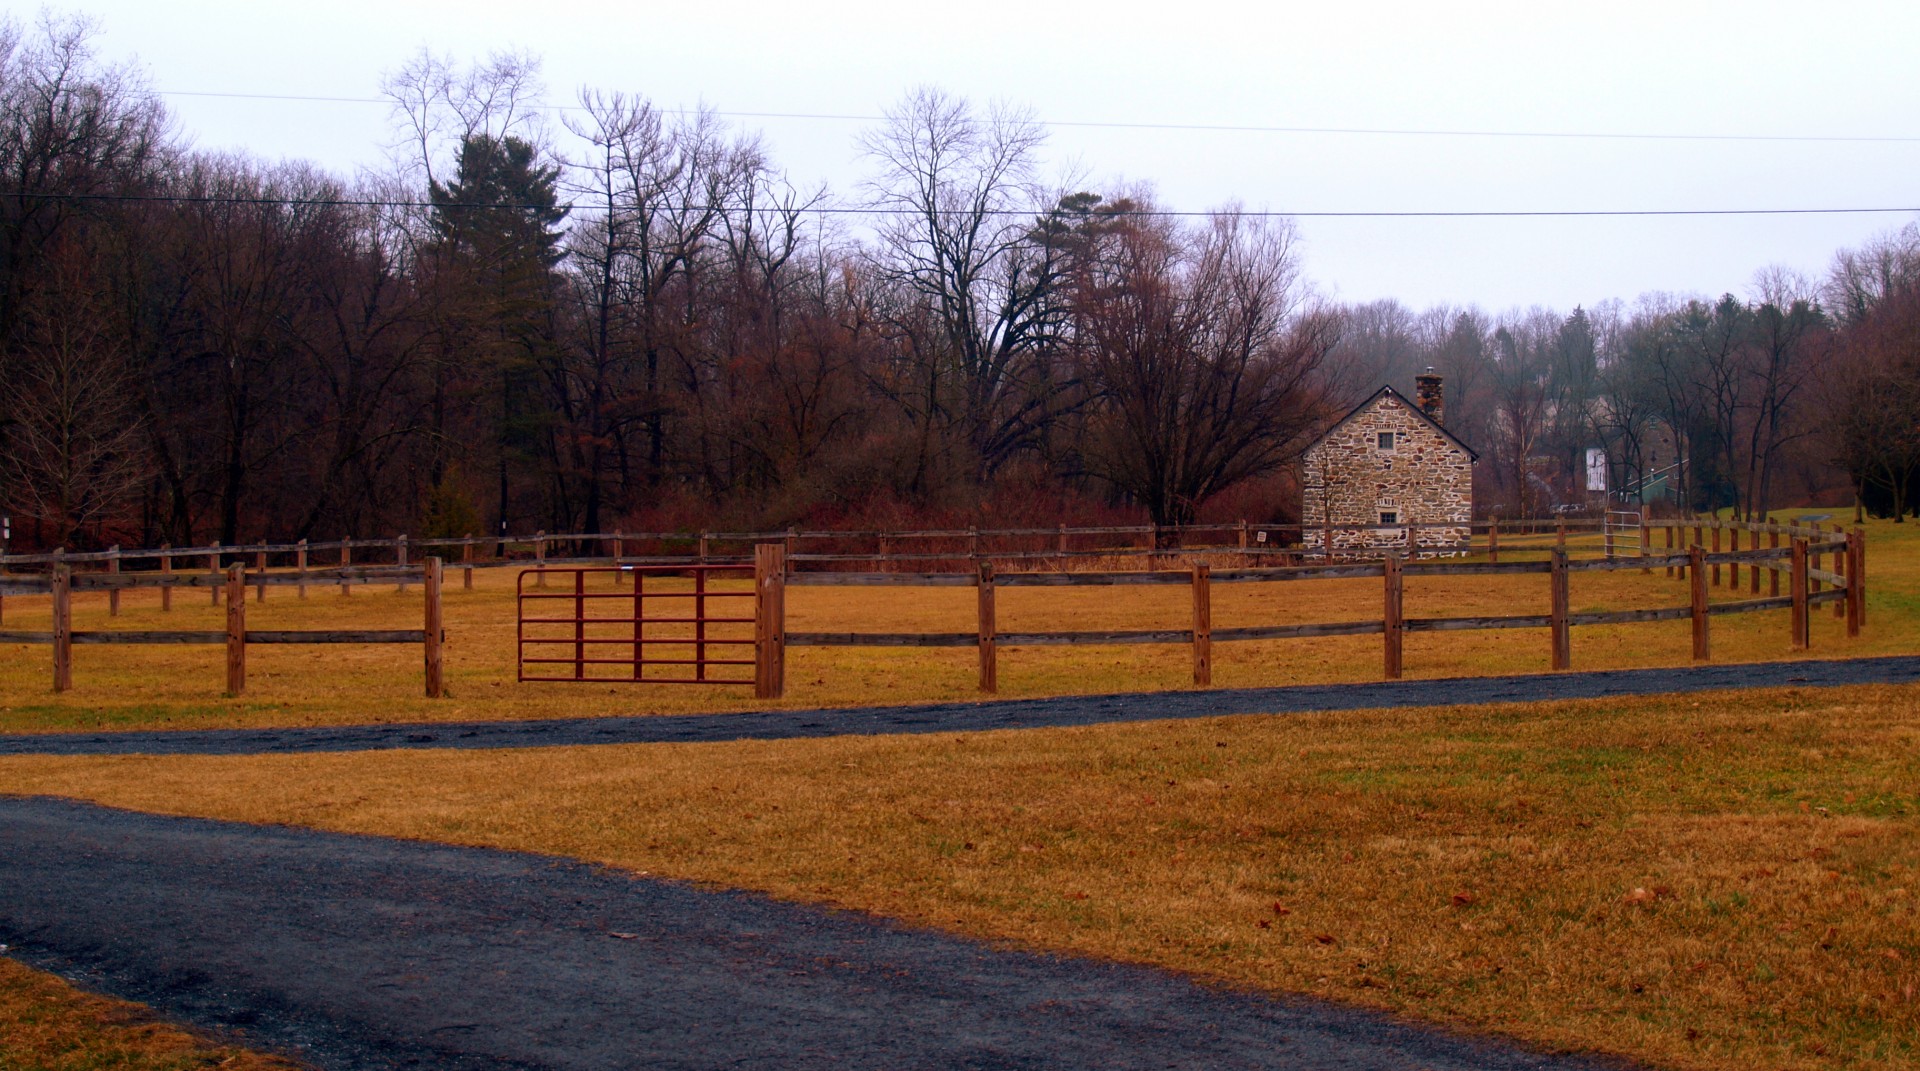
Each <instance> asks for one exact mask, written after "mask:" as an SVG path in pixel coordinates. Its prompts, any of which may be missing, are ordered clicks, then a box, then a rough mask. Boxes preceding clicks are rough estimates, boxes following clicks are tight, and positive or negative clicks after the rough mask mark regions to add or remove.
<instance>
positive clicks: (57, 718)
mask: <svg viewBox="0 0 1920 1071" xmlns="http://www.w3.org/2000/svg"><path fill="white" fill-rule="evenodd" d="M1916 527H1920V526H1914V525H1905V526H1899V527H1896V526H1893V525H1890V524H1876V525H1874V526H1872V530H1871V535H1870V540H1871V547H1872V551H1871V553H1872V567H1871V570H1870V576H1871V578H1872V583H1873V601H1872V609H1873V612H1874V618H1873V620H1872V621H1871V622H1870V625H1869V629H1868V631H1867V633H1866V634H1865V635H1863V636H1862V637H1860V638H1859V639H1857V640H1852V641H1849V640H1847V639H1846V638H1845V636H1844V635H1843V632H1842V629H1841V627H1840V623H1839V622H1838V621H1836V620H1834V619H1833V618H1832V617H1831V615H1829V614H1826V613H1824V612H1823V613H1820V614H1817V615H1816V616H1815V622H1814V624H1815V641H1814V652H1813V653H1814V654H1815V655H1820V656H1842V655H1865V654H1886V653H1895V652H1906V651H1910V650H1912V649H1913V639H1914V636H1915V635H1916V626H1920V594H1917V593H1920V538H1917V537H1916V535H1915V534H1914V529H1915V528H1916ZM1510 544H1511V541H1509V545H1508V546H1506V547H1504V548H1503V549H1504V550H1505V552H1506V553H1507V554H1509V555H1511V554H1513V553H1515V550H1514V548H1513V547H1512V546H1511V545H1510ZM512 574H513V571H511V570H493V571H485V570H483V571H480V572H478V573H477V581H478V590H476V591H474V592H466V591H463V590H461V589H460V587H459V582H458V574H457V572H455V573H453V574H450V580H451V583H450V587H451V590H450V591H449V593H448V595H447V600H446V607H447V627H448V631H449V635H450V641H451V642H450V645H449V648H448V652H447V665H448V670H447V672H448V682H449V688H450V690H451V698H449V699H446V700H441V701H430V700H427V699H425V698H423V697H421V695H420V680H421V677H420V652H419V650H418V649H417V648H413V647H404V646H394V647H304V648H303V647H256V648H254V649H253V650H252V651H251V652H250V653H249V663H250V672H249V688H250V694H249V695H248V696H247V697H246V698H244V699H237V700H227V699H222V698H220V695H219V692H220V689H221V688H222V687H223V680H224V678H223V675H222V669H221V667H222V664H223V663H222V658H223V654H222V651H221V649H220V648H219V647H215V646H203V647H80V648H77V649H76V653H75V662H76V666H75V671H74V681H75V689H74V690H73V691H72V692H70V693H67V694H66V695H62V696H55V695H53V694H52V693H51V692H50V691H49V687H48V677H49V669H48V666H49V653H48V648H46V647H24V646H14V647H5V648H0V732H33V731H60V730H74V729H102V728H104V729H131V728H190V727H211V726H264V725H317V724H337V723H342V722H379V721H432V720H441V721H445V720H469V719H492V718H526V717H569V716H590V715H602V714H635V713H642V714H645V713H681V712H693V711H711V710H733V709H743V708H748V707H754V706H760V705H764V704H758V703H756V702H755V701H754V700H753V699H752V698H751V697H750V696H751V693H750V689H747V688H699V689H696V688H690V687H686V686H676V685H630V684H625V685H591V686H581V685H571V684H517V683H515V680H514V678H515V673H514V661H513V659H514V654H513V652H514V644H513V637H514V624H513V622H514V609H513V605H512V585H513V575H512ZM597 582H600V583H604V581H597ZM1213 596H1214V613H1213V624H1214V627H1215V628H1231V627H1236V626H1243V625H1260V624H1274V623H1287V622H1305V621H1340V620H1357V619H1366V618H1373V619H1378V618H1379V616H1380V601H1381V600H1380V585H1379V581H1377V580H1352V581H1314V582H1301V583H1291V584H1216V585H1215V586H1214V588H1213ZM1735 597H1745V596H1744V595H1741V596H1736V595H1735V594H1733V593H1731V592H1727V591H1724V590H1717V591H1716V592H1715V598H1717V599H1718V598H1735ZM158 599H159V596H158V594H157V593H156V592H152V591H142V592H138V593H133V594H129V595H127V596H125V606H126V610H125V612H124V613H123V614H122V615H121V617H119V618H117V619H110V618H108V617H107V615H106V607H105V604H106V596H105V595H104V594H98V593H93V594H84V595H81V596H79V597H77V599H76V604H77V605H76V627H78V628H94V629H99V628H108V627H117V628H126V629H142V628H169V629H220V628H222V627H224V619H223V618H222V616H221V612H220V611H217V610H215V609H214V608H213V607H211V606H210V605H209V604H208V600H207V598H206V592H205V591H204V589H194V590H191V591H185V592H182V593H180V594H179V595H178V597H177V598H176V600H175V603H176V609H175V611H174V612H173V613H171V614H161V613H160V612H159V611H158V609H157V605H158ZM1573 601H1574V609H1575V610H1576V611H1583V610H1611V609H1625V608H1632V607H1649V606H1673V605H1683V604H1684V603H1685V601H1686V592H1685V589H1684V587H1683V585H1682V584H1681V583H1679V582H1677V581H1674V580H1672V579H1669V578H1667V577H1665V576H1663V575H1661V574H1659V573H1655V574H1654V575H1652V576H1642V575H1641V574H1639V573H1637V572H1621V573H1589V574H1577V575H1575V577H1574V578H1573ZM1546 604H1547V584H1546V578H1545V577H1544V576H1519V577H1494V578H1412V579H1410V580H1409V581H1408V582H1407V613H1408V614H1409V615H1410V616H1416V617H1417V616H1477V615H1487V614H1508V613H1544V612H1545V609H1546ZM788 608H789V626H790V627H791V628H792V629H794V630H795V631H810V632H811V631H821V632H833V631H902V632H905V631H941V632H970V631H972V630H973V628H974V616H973V614H974V597H973V592H972V591H971V590H970V589H958V588H931V589H928V588H923V589H906V588H820V587H799V588H794V589H792V590H791V591H790V592H789V593H788ZM1188 613H1189V596H1188V593H1187V591H1186V589H1185V588H1183V587H1123V588H1072V589H1035V588H1009V589H1005V590H1003V591H1001V592H1000V594H999V618H1000V620H999V627H1000V630H1001V631H1003V632H1013V631H1052V630H1071V629H1128V628H1184V627H1186V626H1187V625H1188V623H1189V619H1188ZM248 614H249V623H250V625H251V626H252V627H255V628H320V629H326V628H417V627H418V626H419V618H420V595H419V589H418V587H415V588H413V589H411V590H410V591H409V592H408V593H407V594H405V595H400V594H396V593H395V592H394V590H393V588H392V587H391V586H390V585H389V586H385V587H378V588H363V589H359V590H357V591H356V593H355V594H354V595H353V596H352V597H350V598H342V597H340V596H339V595H338V594H337V589H335V588H331V587H316V588H315V590H314V591H313V592H312V593H311V594H310V596H309V597H308V598H307V599H306V600H304V601H302V600H299V599H296V598H295V597H294V594H293V592H292V591H291V590H290V589H287V588H276V589H270V590H269V595H268V600H267V602H265V603H264V604H258V603H255V604H250V605H249V607H248ZM47 615H48V610H47V600H46V599H45V598H37V599H31V598H20V597H13V598H9V599H7V603H6V627H8V628H25V629H31V628H45V627H47V624H46V621H47ZM1713 637H1714V639H1713V642H1714V656H1715V659H1716V660H1718V661H1723V662H1733V661H1760V660H1765V659H1772V658H1781V657H1786V656H1788V655H1789V654H1790V653H1791V652H1790V651H1789V649H1788V644H1787V642H1786V638H1787V626H1786V621H1785V614H1784V612H1774V613H1766V614H1747V615H1740V616H1735V617H1722V618H1716V619H1715V620H1714V623H1713ZM1573 643H1574V665H1575V667H1576V668H1580V669H1603V668H1626V667H1639V666H1667V665H1680V664H1684V663H1685V662H1686V661H1687V657H1688V640H1687V625H1686V623H1685V622H1666V623H1660V624H1651V625H1621V626H1601V627H1591V628H1580V629H1575V630H1574V636H1573ZM1547 655H1548V646H1547V637H1546V634H1545V631H1544V630H1539V629H1515V630H1507V631H1498V632H1452V633H1416V634H1413V635H1410V636H1408V637H1407V640H1406V665H1407V673H1408V675H1409V676H1414V677H1446V676H1465V675H1475V674H1497V673H1525V672H1534V671H1543V670H1545V669H1546V668H1547ZM789 659H790V660H789V664H788V692H787V698H786V699H785V700H783V701H781V703H779V704H775V705H781V706H787V707H811V706H851V705H864V704H873V703H901V702H931V701H945V700H965V699H972V698H977V697H978V692H976V691H975V688H974V653H973V652H972V651H971V650H968V649H952V648H947V649H875V648H795V649H793V650H792V651H791V652H789ZM1380 663H1381V656H1380V641H1379V639H1378V638H1377V637H1338V638H1329V639H1316V640H1293V641H1273V642H1255V643H1221V644H1216V645H1215V647H1214V682H1215V683H1216V684H1217V685H1218V686H1221V687H1242V686H1258V685H1275V684H1294V683H1321V682H1336V681H1363V680H1375V679H1378V677H1379V675H1380ZM1191 680H1192V678H1191V663H1190V655H1189V653H1188V651H1187V649H1186V648H1185V647H1183V646H1177V645H1162V646H1131V647H1047V648H1005V647H1003V648H1002V650H1001V654H1000V689H1001V694H1002V695H1005V696H1010V697H1018V696H1043V695H1065V694H1075V693H1090V692H1104V691H1118V690H1144V689H1167V688H1184V687H1190V686H1191Z"/></svg>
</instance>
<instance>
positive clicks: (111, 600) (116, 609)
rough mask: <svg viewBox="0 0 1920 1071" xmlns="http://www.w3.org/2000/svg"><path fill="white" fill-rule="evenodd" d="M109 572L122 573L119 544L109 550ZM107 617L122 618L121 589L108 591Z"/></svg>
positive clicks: (109, 589)
mask: <svg viewBox="0 0 1920 1071" xmlns="http://www.w3.org/2000/svg"><path fill="white" fill-rule="evenodd" d="M107 572H109V573H114V574H118V573H119V572H120V544H118V543H115V544H114V545H113V546H111V547H108V548H107ZM107 616H108V617H119V616H120V589H119V588H108V589H107Z"/></svg>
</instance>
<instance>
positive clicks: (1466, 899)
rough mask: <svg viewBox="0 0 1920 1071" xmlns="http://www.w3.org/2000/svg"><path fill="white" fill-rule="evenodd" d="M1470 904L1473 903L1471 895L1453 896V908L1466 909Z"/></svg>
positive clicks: (1456, 894)
mask: <svg viewBox="0 0 1920 1071" xmlns="http://www.w3.org/2000/svg"><path fill="white" fill-rule="evenodd" d="M1472 903H1473V894H1472V893H1463V892H1457V893H1454V894H1453V906H1455V907H1466V906H1468V905H1470V904H1472Z"/></svg>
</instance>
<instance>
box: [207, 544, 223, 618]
mask: <svg viewBox="0 0 1920 1071" xmlns="http://www.w3.org/2000/svg"><path fill="white" fill-rule="evenodd" d="M216 546H217V545H216ZM207 574H208V579H209V580H211V581H213V582H212V583H210V584H208V585H207V591H208V592H210V593H211V594H210V595H209V596H208V598H209V599H211V600H212V602H213V605H215V606H218V605H220V555H219V553H218V551H217V549H216V551H215V553H212V554H209V555H207Z"/></svg>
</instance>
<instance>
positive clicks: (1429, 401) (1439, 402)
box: [1413, 365, 1447, 426]
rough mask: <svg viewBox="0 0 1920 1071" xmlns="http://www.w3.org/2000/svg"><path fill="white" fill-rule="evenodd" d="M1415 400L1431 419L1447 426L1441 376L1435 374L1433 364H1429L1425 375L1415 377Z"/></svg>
mask: <svg viewBox="0 0 1920 1071" xmlns="http://www.w3.org/2000/svg"><path fill="white" fill-rule="evenodd" d="M1413 402H1414V404H1415V405H1418V406H1419V407H1420V411H1421V412H1422V413H1425V414H1427V418H1428V419H1429V420H1432V421H1433V422H1434V423H1435V424H1439V425H1442V426H1445V424H1446V422H1447V420H1446V412H1447V409H1446V404H1445V402H1444V401H1443V396H1442V394H1441V391H1440V377H1439V376H1438V375H1436V374H1434V371H1433V366H1432V365H1428V366H1427V371H1426V374H1425V375H1418V376H1414V377H1413Z"/></svg>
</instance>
